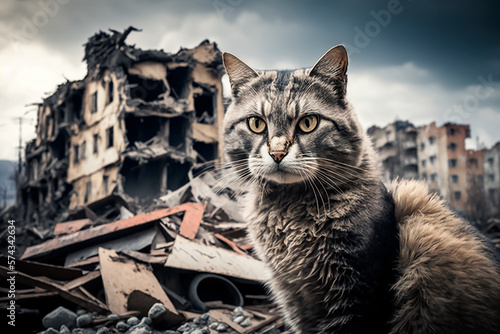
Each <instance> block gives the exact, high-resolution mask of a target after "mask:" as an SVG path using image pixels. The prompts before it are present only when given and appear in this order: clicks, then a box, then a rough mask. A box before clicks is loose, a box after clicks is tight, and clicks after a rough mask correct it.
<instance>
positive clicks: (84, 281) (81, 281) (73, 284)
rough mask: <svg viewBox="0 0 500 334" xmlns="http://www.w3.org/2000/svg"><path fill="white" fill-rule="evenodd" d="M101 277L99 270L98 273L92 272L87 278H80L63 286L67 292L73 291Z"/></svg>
mask: <svg viewBox="0 0 500 334" xmlns="http://www.w3.org/2000/svg"><path fill="white" fill-rule="evenodd" d="M99 277H101V272H100V271H99V270H96V271H91V272H90V273H88V274H87V275H85V276H82V277H78V278H77V279H74V280H72V281H70V282H68V283H66V284H64V285H63V288H65V289H66V290H71V289H74V288H77V287H79V286H82V285H84V284H87V283H88V282H91V281H93V280H95V279H97V278H99Z"/></svg>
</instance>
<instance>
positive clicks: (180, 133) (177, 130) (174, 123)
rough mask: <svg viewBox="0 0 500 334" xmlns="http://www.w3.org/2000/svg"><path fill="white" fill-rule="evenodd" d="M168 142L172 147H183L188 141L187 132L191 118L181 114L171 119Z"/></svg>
mask: <svg viewBox="0 0 500 334" xmlns="http://www.w3.org/2000/svg"><path fill="white" fill-rule="evenodd" d="M169 122H170V124H169V135H168V144H169V145H170V146H172V147H179V146H180V147H179V148H182V147H183V146H184V144H185V143H186V132H187V129H188V127H189V120H188V119H187V118H185V117H182V116H179V117H174V118H171V119H170V120H169Z"/></svg>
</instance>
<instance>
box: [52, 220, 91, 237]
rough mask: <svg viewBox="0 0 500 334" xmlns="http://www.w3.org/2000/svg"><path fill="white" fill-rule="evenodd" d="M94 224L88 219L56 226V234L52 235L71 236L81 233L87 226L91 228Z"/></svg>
mask: <svg viewBox="0 0 500 334" xmlns="http://www.w3.org/2000/svg"><path fill="white" fill-rule="evenodd" d="M92 224H93V222H92V220H90V219H88V218H85V219H78V220H72V221H69V222H64V223H59V224H57V225H56V226H55V228H54V232H52V234H53V235H61V234H71V233H75V232H77V231H80V230H81V229H83V228H85V227H87V226H91V225H92Z"/></svg>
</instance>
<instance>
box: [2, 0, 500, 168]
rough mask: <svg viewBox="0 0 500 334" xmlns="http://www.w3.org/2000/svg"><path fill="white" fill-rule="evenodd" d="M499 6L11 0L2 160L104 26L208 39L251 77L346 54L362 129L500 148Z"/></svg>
mask: <svg viewBox="0 0 500 334" xmlns="http://www.w3.org/2000/svg"><path fill="white" fill-rule="evenodd" d="M499 9H500V4H499V3H497V2H494V1H484V2H479V3H478V2H476V3H468V4H457V3H455V2H440V3H435V2H431V1H397V0H389V1H367V0H365V1H360V2H357V3H356V4H353V3H347V2H322V1H312V2H307V3H306V2H300V1H286V2H285V1H273V2H264V1H247V0H240V1H225V0H217V1H213V2H201V1H183V2H182V3H181V2H174V1H163V2H159V1H141V2H138V1H132V0H124V1H116V0H115V1H106V2H102V1H85V2H83V1H68V0H64V1H63V0H50V1H37V2H28V1H15V0H6V1H3V2H2V4H1V5H0V17H1V18H2V19H1V20H0V36H1V37H0V103H1V105H2V109H1V111H0V115H1V116H2V120H1V121H0V144H1V145H2V148H3V149H2V150H1V151H0V159H7V160H16V159H17V156H18V155H17V148H16V147H17V146H18V138H19V130H18V123H17V122H16V119H15V118H16V117H24V123H23V128H22V131H23V142H27V141H28V140H30V139H32V138H34V136H35V135H34V125H35V123H36V119H35V118H36V113H34V112H33V110H35V109H36V108H35V107H34V106H30V104H31V103H38V102H41V101H42V99H43V97H46V96H48V95H47V93H52V92H54V91H55V89H56V88H57V85H58V84H61V83H63V82H65V80H66V78H68V79H70V80H79V79H82V78H83V77H84V75H85V73H86V66H85V63H82V62H81V60H82V57H83V54H84V50H83V47H82V44H84V43H85V42H86V41H87V39H88V37H90V36H92V35H93V34H94V33H95V32H97V31H99V30H103V31H107V30H108V28H112V29H116V30H120V31H121V30H123V29H124V28H126V27H127V26H129V25H133V26H135V27H137V28H141V29H143V31H142V32H133V33H132V34H131V35H130V36H129V38H128V39H127V42H128V43H131V44H136V45H137V47H140V48H142V49H164V50H165V51H167V52H172V53H175V52H177V51H178V49H179V48H180V47H181V46H185V47H193V46H196V45H197V44H199V43H200V42H201V41H202V40H204V39H206V38H208V39H210V40H211V41H215V42H217V43H218V45H219V48H220V49H221V50H222V51H230V52H232V53H234V54H236V55H237V56H238V57H240V58H241V59H242V60H244V61H245V62H246V63H247V64H248V65H250V66H252V67H254V68H256V69H270V68H273V69H284V68H301V67H310V66H312V65H313V64H314V62H315V61H316V60H317V59H318V58H319V57H321V55H322V54H323V53H324V52H325V51H326V50H328V49H329V48H330V47H331V46H333V45H336V44H345V45H346V46H347V48H348V50H349V53H350V66H349V72H348V74H349V84H348V97H349V99H350V100H351V102H352V104H353V106H354V107H355V109H356V110H357V112H358V115H359V118H360V121H361V123H362V125H363V126H364V128H365V129H368V127H370V126H371V125H378V126H384V125H386V124H388V123H390V122H392V121H394V120H395V119H401V120H409V121H411V122H412V123H414V124H415V126H422V125H425V124H429V123H431V122H432V121H436V123H437V125H438V126H439V125H442V124H444V123H447V122H455V123H459V124H470V126H471V136H472V138H471V140H469V141H468V144H469V145H468V147H470V148H471V147H473V146H474V144H475V141H476V137H477V136H479V140H480V141H481V142H484V144H485V145H486V146H487V147H491V146H492V145H494V144H495V143H496V142H498V141H499V140H500V133H499V132H498V130H497V129H498V126H499V125H500V76H499V74H498V73H500V49H499V48H498V45H500V33H499V32H500V21H499V20H497V19H496V15H497V13H498V10H499Z"/></svg>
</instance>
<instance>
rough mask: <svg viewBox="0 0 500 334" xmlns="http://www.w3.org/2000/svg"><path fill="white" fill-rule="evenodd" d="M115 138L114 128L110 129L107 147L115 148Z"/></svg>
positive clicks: (107, 132)
mask: <svg viewBox="0 0 500 334" xmlns="http://www.w3.org/2000/svg"><path fill="white" fill-rule="evenodd" d="M113 136H114V129H113V127H110V128H108V129H107V130H106V137H107V139H108V140H107V146H106V147H111V146H113Z"/></svg>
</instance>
